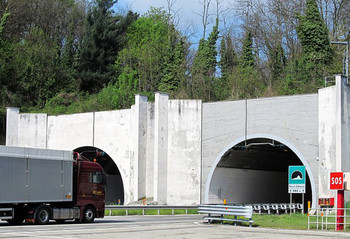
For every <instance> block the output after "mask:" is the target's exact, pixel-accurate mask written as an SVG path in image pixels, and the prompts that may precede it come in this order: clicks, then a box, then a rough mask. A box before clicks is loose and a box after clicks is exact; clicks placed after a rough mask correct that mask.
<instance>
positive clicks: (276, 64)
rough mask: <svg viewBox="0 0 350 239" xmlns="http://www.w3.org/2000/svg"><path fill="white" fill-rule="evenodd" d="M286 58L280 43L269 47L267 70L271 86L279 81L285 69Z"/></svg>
mask: <svg viewBox="0 0 350 239" xmlns="http://www.w3.org/2000/svg"><path fill="white" fill-rule="evenodd" d="M286 61H287V60H286V57H285V55H284V51H283V48H282V45H281V43H278V44H277V45H276V46H273V47H269V62H268V64H269V68H270V74H271V77H270V78H271V82H270V84H273V83H274V82H275V81H277V80H279V79H281V77H282V76H283V73H284V70H285V67H286Z"/></svg>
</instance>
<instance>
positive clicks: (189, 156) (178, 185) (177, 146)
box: [167, 100, 202, 205]
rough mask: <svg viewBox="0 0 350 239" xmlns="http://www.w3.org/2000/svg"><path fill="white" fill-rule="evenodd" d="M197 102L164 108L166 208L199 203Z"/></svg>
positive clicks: (171, 103) (199, 111) (199, 110)
mask: <svg viewBox="0 0 350 239" xmlns="http://www.w3.org/2000/svg"><path fill="white" fill-rule="evenodd" d="M201 106H202V104H201V101H197V100H192V101H191V100H170V101H169V104H168V111H169V118H168V167H167V171H168V180H167V181H168V195H167V203H168V204H170V205H191V204H199V203H200V164H201V115H202V107H201Z"/></svg>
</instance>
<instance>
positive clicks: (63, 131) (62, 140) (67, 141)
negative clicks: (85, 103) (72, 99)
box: [20, 113, 95, 150]
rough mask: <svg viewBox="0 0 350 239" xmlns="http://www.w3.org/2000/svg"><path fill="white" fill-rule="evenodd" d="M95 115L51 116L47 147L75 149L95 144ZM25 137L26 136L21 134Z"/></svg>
mask: <svg viewBox="0 0 350 239" xmlns="http://www.w3.org/2000/svg"><path fill="white" fill-rule="evenodd" d="M94 117H95V113H83V114H73V115H59V116H49V117H48V119H47V122H48V125H47V148H48V149H64V150H73V149H76V148H79V147H81V146H90V145H94ZM23 137H26V136H25V135H21V136H20V138H23ZM30 137H33V138H34V136H33V135H31V136H30ZM36 147H38V146H36Z"/></svg>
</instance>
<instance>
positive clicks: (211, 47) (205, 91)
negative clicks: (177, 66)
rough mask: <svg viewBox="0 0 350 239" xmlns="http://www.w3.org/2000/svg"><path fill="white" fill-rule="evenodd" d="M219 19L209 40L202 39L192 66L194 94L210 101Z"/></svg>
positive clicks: (195, 96) (215, 62)
mask: <svg viewBox="0 0 350 239" xmlns="http://www.w3.org/2000/svg"><path fill="white" fill-rule="evenodd" d="M218 29H219V20H218V19H216V24H215V25H214V26H213V30H212V32H211V33H210V35H209V37H208V40H205V39H203V38H202V39H201V40H200V41H199V46H198V50H197V54H196V56H195V59H194V63H193V66H192V72H191V73H192V96H193V97H194V98H201V99H203V100H208V101H210V97H211V94H212V80H213V78H214V76H215V72H216V65H217V61H216V56H217V50H216V42H217V40H218V37H219V30H218Z"/></svg>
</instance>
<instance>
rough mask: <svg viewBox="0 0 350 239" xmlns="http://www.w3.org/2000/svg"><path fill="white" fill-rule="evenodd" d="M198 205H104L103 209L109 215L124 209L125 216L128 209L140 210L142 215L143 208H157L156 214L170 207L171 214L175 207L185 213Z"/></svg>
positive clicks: (173, 212)
mask: <svg viewBox="0 0 350 239" xmlns="http://www.w3.org/2000/svg"><path fill="white" fill-rule="evenodd" d="M197 208H198V206H169V205H131V206H130V205H129V206H123V205H106V207H105V209H106V210H109V216H111V215H112V210H125V211H126V216H128V215H129V210H142V215H145V210H149V209H153V210H158V215H160V210H161V209H169V210H170V209H171V210H172V214H173V215H174V214H175V209H184V210H185V211H186V212H185V213H186V214H187V213H188V209H197Z"/></svg>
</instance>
